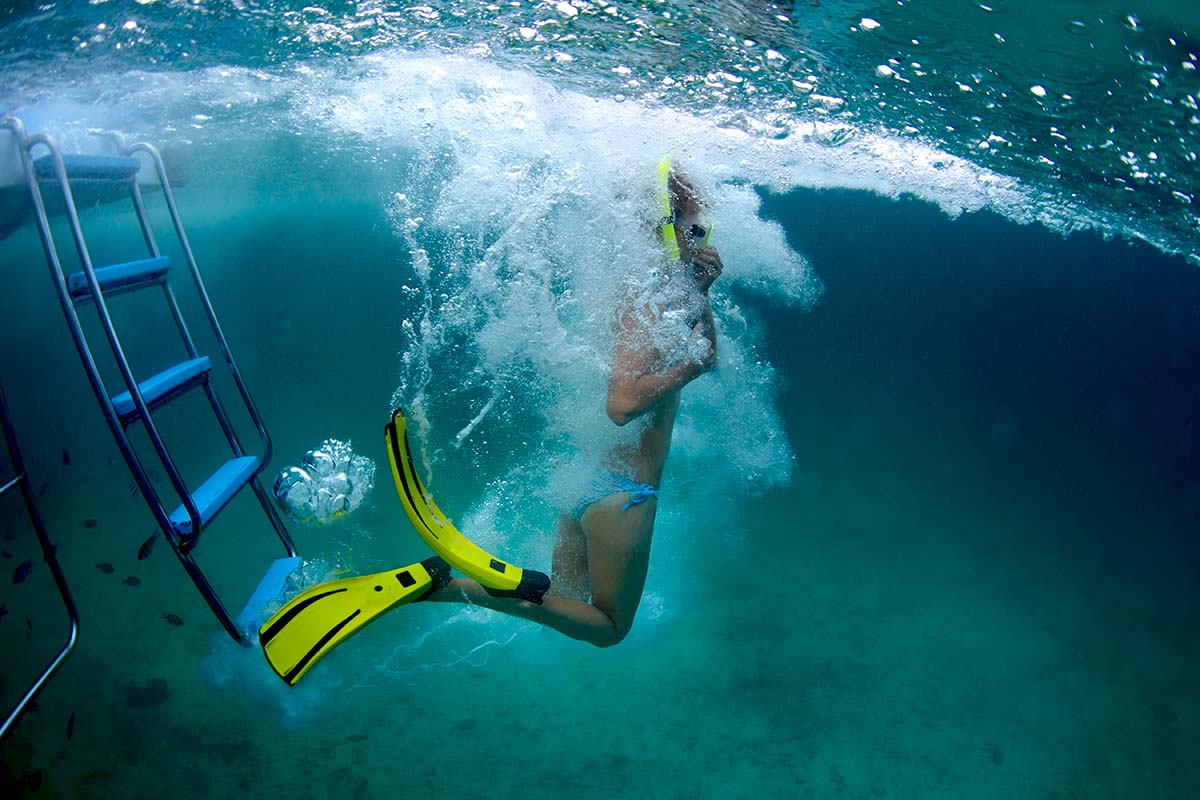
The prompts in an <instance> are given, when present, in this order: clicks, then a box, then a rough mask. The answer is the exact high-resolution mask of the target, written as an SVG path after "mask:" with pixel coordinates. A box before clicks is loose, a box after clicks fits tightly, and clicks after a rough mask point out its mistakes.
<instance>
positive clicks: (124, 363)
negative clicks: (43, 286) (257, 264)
mask: <svg viewBox="0 0 1200 800" xmlns="http://www.w3.org/2000/svg"><path fill="white" fill-rule="evenodd" d="M38 144H41V145H43V146H45V147H46V148H47V149H48V150H49V151H50V154H51V157H52V158H53V161H54V174H55V178H56V179H57V181H58V185H59V188H60V190H61V191H62V193H63V199H64V201H65V206H66V215H67V220H68V223H69V225H70V228H71V236H72V239H73V240H74V242H75V249H76V252H77V253H78V255H79V260H80V262H81V263H82V265H83V270H84V273H85V274H86V275H87V279H88V286H89V288H90V289H91V294H92V300H93V301H94V302H95V304H96V311H97V313H98V315H99V317H100V324H101V326H102V327H103V328H104V335H105V337H106V338H107V339H108V343H109V346H110V347H111V348H112V351H113V355H114V356H115V358H116V361H117V367H118V368H119V369H120V371H121V376H122V377H123V378H124V379H125V384H126V385H127V386H128V387H129V394H130V398H131V399H132V400H133V403H134V407H135V408H137V410H138V414H139V416H140V418H141V420H142V422H143V423H144V424H145V426H146V433H147V435H149V437H150V442H151V444H152V445H153V447H154V452H155V453H156V454H157V455H158V458H159V460H160V461H161V462H162V464H163V466H164V468H166V470H167V475H168V477H169V478H170V479H171V485H172V486H173V487H174V489H175V491H176V492H177V493H178V494H179V497H180V499H181V500H182V502H183V505H184V507H185V508H186V509H187V512H188V516H189V517H190V519H191V521H192V531H193V534H192V537H191V538H192V540H193V541H194V540H195V537H196V536H197V535H198V534H199V532H200V529H201V526H200V512H199V510H198V509H197V508H196V503H195V501H194V500H193V499H192V495H191V493H190V492H189V491H188V488H187V485H186V484H185V483H184V481H183V476H182V475H181V474H180V472H179V468H178V467H177V466H176V464H175V461H174V459H173V458H172V457H171V454H170V452H169V451H168V450H167V446H166V443H165V442H164V441H163V439H162V436H161V435H160V434H159V432H158V426H157V425H155V424H154V419H153V417H152V416H151V415H150V409H149V408H148V407H147V406H146V400H145V398H144V397H142V391H141V388H140V387H139V386H138V382H137V378H135V377H134V375H133V370H132V368H131V367H130V366H129V361H128V359H126V357H125V352H124V350H123V349H122V348H121V342H120V339H119V338H118V337H117V331H116V328H115V327H114V326H113V321H112V316H111V315H110V314H109V311H108V305H107V304H106V303H105V302H104V295H103V293H102V292H101V291H100V282H99V280H98V279H97V278H96V270H95V268H94V267H93V266H92V259H91V255H90V254H89V252H88V249H87V242H86V241H85V239H84V237H83V228H82V226H81V225H80V223H79V214H78V213H77V211H76V209H75V199H74V197H73V196H72V194H71V186H70V182H69V180H68V178H67V170H66V165H65V164H64V163H63V157H62V151H61V150H59V148H58V143H57V142H55V141H54V139H53V138H52V137H50V136H48V135H46V134H42V133H39V134H34V135H33V136H30V137H29V138H28V141H27V143H26V145H25V147H24V148H22V161H23V162H24V166H25V177H26V180H27V181H28V182H29V187H30V194H31V195H32V197H33V199H34V209H35V211H36V215H37V220H38V228H39V231H40V232H41V234H42V244H43V248H44V249H45V250H46V254H47V258H48V260H49V261H50V262H51V269H50V272H51V277H52V279H53V280H54V284H55V288H56V289H57V290H58V295H59V301H60V302H61V303H62V306H63V310H64V312H65V313H66V315H67V323H68V325H69V326H70V328H71V335H72V336H73V337H74V339H75V343H76V347H77V348H78V349H79V351H80V355H81V356H83V361H84V366H85V367H86V369H87V372H88V377H89V379H90V380H91V382H92V388H93V389H94V390H95V391H96V396H97V399H99V401H100V404H101V406H102V407H103V409H104V411H105V417H106V418H108V422H109V427H110V428H112V429H113V435H114V437H116V438H117V439H118V446H120V449H121V451H122V452H121V454H122V455H123V456H125V460H126V463H127V464H128V465H129V467H130V469H131V471H132V472H133V473H134V480H135V481H136V482H137V484H138V488H139V489H141V490H142V492H143V496H144V497H153V498H155V499H156V500H157V497H158V495H157V492H155V491H154V489H153V487H152V486H150V481H149V479H148V478H147V476H146V474H145V470H144V469H143V468H142V465H141V461H140V460H139V459H138V458H137V456H136V455H135V454H134V452H133V447H132V445H131V444H130V443H129V442H128V438H127V437H126V435H125V431H124V427H123V426H122V425H121V423H120V420H119V419H118V417H117V414H116V410H115V409H114V408H113V405H112V399H111V398H110V397H109V396H108V392H107V391H106V390H105V388H104V381H103V380H102V379H101V378H100V373H99V370H98V368H97V367H96V362H95V360H94V359H93V358H92V355H91V351H90V349H89V348H88V346H87V340H86V338H85V337H84V334H83V328H82V327H81V326H80V324H79V317H78V315H77V314H76V313H75V307H74V304H73V303H72V301H71V296H70V293H69V291H68V289H67V284H66V279H65V277H64V276H63V271H62V264H61V262H60V261H59V259H58V253H57V250H56V249H55V248H54V244H53V243H54V239H53V233H52V232H51V230H50V222H49V219H48V218H47V216H46V209H45V202H44V200H43V199H42V192H41V187H40V185H39V184H38V180H37V176H36V174H35V173H34V169H33V157H32V150H33V147H34V146H35V145H38ZM118 431H119V432H120V433H119V435H118ZM122 441H124V445H121V442H122ZM147 489H149V492H150V493H147ZM153 505H155V506H157V508H155V509H152V510H154V511H155V517H156V518H158V517H159V512H161V514H162V517H163V521H165V522H166V528H164V530H171V528H172V526H171V524H170V521H169V520H167V519H166V511H165V510H164V509H163V508H162V503H161V501H159V502H156V503H154V504H153ZM160 526H161V524H160Z"/></svg>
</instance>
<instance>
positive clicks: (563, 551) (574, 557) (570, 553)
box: [550, 514, 592, 601]
mask: <svg viewBox="0 0 1200 800" xmlns="http://www.w3.org/2000/svg"><path fill="white" fill-rule="evenodd" d="M551 563H552V569H551V571H550V575H551V580H550V593H551V594H554V595H557V596H559V597H565V598H568V599H571V600H584V601H586V600H587V599H588V598H589V597H591V594H592V588H591V585H590V584H589V582H588V558H587V539H586V538H585V537H584V535H583V526H582V525H581V524H580V522H579V520H577V519H574V518H572V517H569V516H567V515H566V514H563V515H561V516H560V517H559V518H558V540H557V541H556V542H555V543H554V557H553V561H552V562H551Z"/></svg>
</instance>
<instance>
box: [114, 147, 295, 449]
mask: <svg viewBox="0 0 1200 800" xmlns="http://www.w3.org/2000/svg"><path fill="white" fill-rule="evenodd" d="M118 142H119V143H121V142H120V140H118ZM124 152H125V154H126V155H133V154H134V153H139V152H141V153H146V154H147V155H149V156H150V159H151V161H152V162H153V163H154V171H155V174H156V175H157V177H158V182H159V185H160V186H161V187H162V192H163V199H164V200H165V201H166V204H167V210H168V211H169V212H170V214H171V223H172V225H174V227H175V235H176V236H177V237H178V238H179V244H180V246H181V247H182V248H183V256H184V259H185V260H186V261H187V264H188V269H189V270H190V271H191V273H192V280H193V281H195V284H196V291H197V292H198V293H199V295H200V303H201V305H202V306H203V307H204V313H205V315H206V316H207V317H208V322H209V324H210V325H211V326H212V330H213V334H214V336H215V337H216V339H217V346H218V347H220V349H221V355H223V356H224V357H225V364H226V365H227V366H228V367H229V372H230V374H231V375H232V376H233V381H234V383H235V384H236V385H237V389H238V392H239V393H240V394H241V396H242V402H244V403H245V404H246V409H247V410H248V411H249V412H250V418H251V420H252V421H253V422H254V428H255V430H257V431H258V436H259V439H260V440H261V441H262V447H263V452H262V456H261V462H262V463H261V465H260V467H259V471H261V470H263V469H265V468H266V466H267V464H268V462H270V460H271V434H270V433H269V432H268V431H267V427H266V424H265V423H264V422H263V419H262V415H261V414H260V413H259V411H258V406H257V405H256V404H255V402H254V398H253V397H252V396H251V395H250V389H249V388H248V387H247V386H246V381H245V380H244V379H243V378H242V372H241V370H239V369H238V366H237V362H236V361H234V358H233V351H232V350H231V349H230V347H229V342H228V341H227V340H226V339H225V333H224V332H223V331H222V330H221V323H220V322H219V321H218V320H217V313H216V311H214V310H213V306H212V301H211V300H210V299H209V296H208V290H207V289H206V288H205V286H204V278H203V277H201V275H200V268H199V266H197V264H196V256H195V255H194V254H193V253H192V245H191V243H190V242H189V241H188V238H187V233H186V232H185V231H184V228H183V220H182V218H180V216H179V208H178V207H177V206H176V205H175V193H174V192H173V191H172V190H171V182H170V181H169V180H168V179H167V169H166V167H165V166H164V165H163V160H162V155H161V154H159V152H158V148H157V147H155V146H154V145H152V144H149V143H148V142H135V143H134V144H132V145H130V146H129V147H128V148H125V150H124Z"/></svg>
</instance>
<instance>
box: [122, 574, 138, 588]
mask: <svg viewBox="0 0 1200 800" xmlns="http://www.w3.org/2000/svg"><path fill="white" fill-rule="evenodd" d="M121 583H123V584H125V585H126V586H141V585H142V579H141V578H139V577H138V576H137V575H130V576H129V577H128V578H122V579H121Z"/></svg>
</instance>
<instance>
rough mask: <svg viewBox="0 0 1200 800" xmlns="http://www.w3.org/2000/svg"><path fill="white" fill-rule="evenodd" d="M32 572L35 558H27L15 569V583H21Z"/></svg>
mask: <svg viewBox="0 0 1200 800" xmlns="http://www.w3.org/2000/svg"><path fill="white" fill-rule="evenodd" d="M31 572H33V559H32V558H27V559H25V560H24V561H22V562H21V563H20V564H18V565H17V568H16V569H14V570H13V583H20V582H21V581H23V580H25V579H26V578H28V577H29V573H31Z"/></svg>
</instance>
